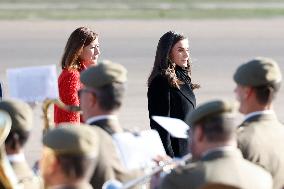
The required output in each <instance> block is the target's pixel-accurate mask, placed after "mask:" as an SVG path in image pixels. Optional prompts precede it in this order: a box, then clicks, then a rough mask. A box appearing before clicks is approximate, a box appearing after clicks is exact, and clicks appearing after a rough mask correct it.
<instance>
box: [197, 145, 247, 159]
mask: <svg viewBox="0 0 284 189" xmlns="http://www.w3.org/2000/svg"><path fill="white" fill-rule="evenodd" d="M225 156H237V157H242V155H241V152H240V151H239V150H238V149H237V148H236V147H234V146H223V147H218V148H213V149H210V150H208V151H206V152H204V153H203V154H202V157H201V160H203V161H209V160H213V159H217V158H221V157H225Z"/></svg>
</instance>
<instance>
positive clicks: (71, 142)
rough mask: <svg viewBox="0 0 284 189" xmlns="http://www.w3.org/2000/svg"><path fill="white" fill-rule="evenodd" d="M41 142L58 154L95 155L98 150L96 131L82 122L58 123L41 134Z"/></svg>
mask: <svg viewBox="0 0 284 189" xmlns="http://www.w3.org/2000/svg"><path fill="white" fill-rule="evenodd" d="M42 142H43V145H44V146H46V147H49V148H50V149H51V150H53V151H54V152H55V153H56V154H60V155H83V156H88V157H96V156H97V155H98V150H99V137H98V135H97V133H96V132H95V130H94V129H93V128H91V127H90V126H88V125H83V124H81V125H80V124H72V123H62V124H59V125H58V127H57V128H54V129H52V130H50V131H48V132H47V133H46V134H45V135H44V136H43V139H42Z"/></svg>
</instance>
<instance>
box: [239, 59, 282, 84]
mask: <svg viewBox="0 0 284 189" xmlns="http://www.w3.org/2000/svg"><path fill="white" fill-rule="evenodd" d="M234 80H235V82H236V83H237V84H240V85H244V86H252V87H258V86H266V85H270V86H272V87H274V88H275V89H278V88H279V86H280V83H281V80H282V76H281V71H280V69H279V67H278V65H277V63H276V62H275V61H274V60H272V59H270V58H263V57H258V58H255V59H253V60H251V61H249V62H247V63H245V64H242V65H241V66H240V67H239V68H238V69H237V71H236V73H235V74H234Z"/></svg>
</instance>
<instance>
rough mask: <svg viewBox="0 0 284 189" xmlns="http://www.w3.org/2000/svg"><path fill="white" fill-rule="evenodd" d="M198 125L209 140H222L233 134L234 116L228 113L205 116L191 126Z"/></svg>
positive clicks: (234, 130)
mask: <svg viewBox="0 0 284 189" xmlns="http://www.w3.org/2000/svg"><path fill="white" fill-rule="evenodd" d="M196 127H200V128H201V129H202V131H203V133H204V135H205V136H206V138H207V140H208V141H210V142H224V141H227V140H229V139H231V138H232V137H234V136H235V134H236V133H235V132H236V124H235V118H234V117H233V116H232V115H230V114H222V115H213V116H210V117H206V118H204V119H202V120H200V121H199V122H197V124H195V125H194V126H193V129H194V128H196Z"/></svg>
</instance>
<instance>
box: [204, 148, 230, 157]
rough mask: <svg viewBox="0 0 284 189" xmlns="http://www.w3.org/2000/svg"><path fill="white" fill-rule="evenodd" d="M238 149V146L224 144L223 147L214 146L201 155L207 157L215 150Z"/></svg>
mask: <svg viewBox="0 0 284 189" xmlns="http://www.w3.org/2000/svg"><path fill="white" fill-rule="evenodd" d="M234 150H236V147H235V146H229V145H228V146H222V147H217V148H213V149H210V150H207V151H205V152H203V153H202V154H201V157H205V156H207V155H208V154H210V153H212V152H215V151H234Z"/></svg>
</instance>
